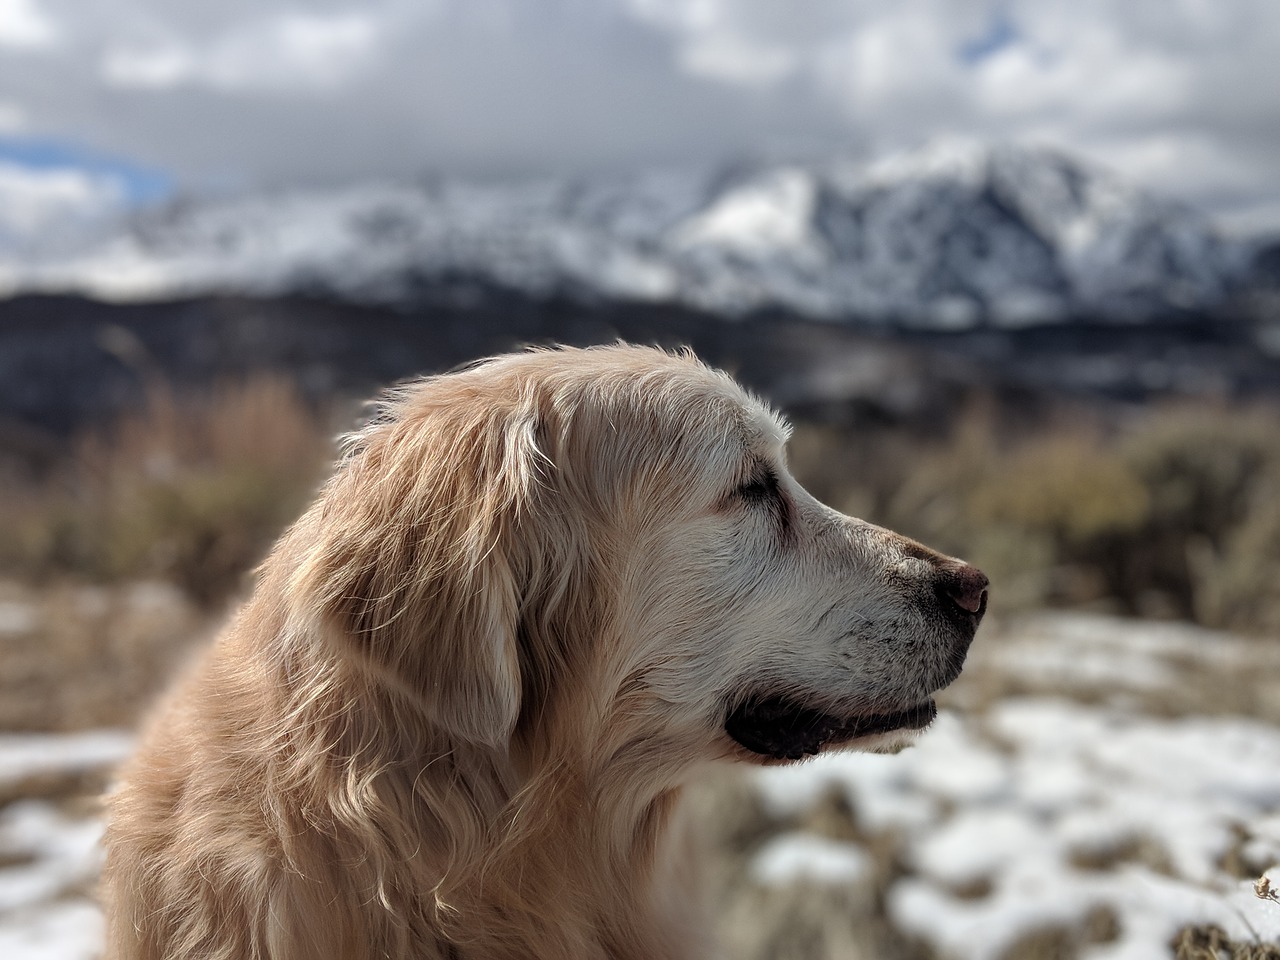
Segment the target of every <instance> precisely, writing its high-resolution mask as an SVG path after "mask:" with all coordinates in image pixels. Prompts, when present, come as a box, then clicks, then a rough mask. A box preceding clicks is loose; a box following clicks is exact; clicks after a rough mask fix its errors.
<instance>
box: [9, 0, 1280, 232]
mask: <svg viewBox="0 0 1280 960" xmlns="http://www.w3.org/2000/svg"><path fill="white" fill-rule="evenodd" d="M957 135H958V136H963V137H978V138H990V139H999V140H1024V141H1031V142H1035V143H1042V144H1050V145H1056V146H1059V147H1064V148H1066V149H1068V150H1071V151H1074V152H1076V153H1079V154H1081V155H1083V156H1085V157H1088V158H1091V159H1093V160H1095V161H1099V162H1101V163H1104V164H1106V165H1109V166H1111V167H1113V168H1115V169H1117V170H1119V171H1121V172H1122V173H1125V174H1127V175H1128V176H1130V177H1132V178H1134V179H1136V180H1138V181H1140V182H1142V183H1145V184H1148V185H1149V186H1151V187H1152V188H1154V189H1156V190H1159V191H1161V192H1164V193H1167V194H1171V195H1173V196H1176V197H1181V198H1184V199H1186V200H1189V201H1191V202H1193V203H1197V204H1200V205H1202V206H1204V207H1206V208H1208V209H1210V210H1212V211H1214V212H1215V213H1217V214H1218V215H1220V216H1221V217H1223V219H1224V221H1226V222H1228V223H1231V224H1234V225H1239V226H1248V225H1266V226H1271V227H1277V228H1280V3H1278V2H1276V0H1124V2H1120V0H1008V2H992V0H0V200H3V199H5V198H8V199H7V202H8V204H9V205H10V206H11V207H12V208H13V209H14V210H17V211H18V212H19V215H20V214H21V210H22V204H23V202H24V199H23V198H24V197H25V198H26V201H25V202H30V203H31V204H32V209H33V210H35V209H36V208H37V207H38V204H37V200H39V201H40V202H45V201H48V202H50V203H53V204H55V205H56V204H58V203H62V204H64V205H67V206H69V207H72V208H74V207H75V205H76V204H79V203H81V202H83V198H84V197H85V196H86V195H87V194H89V193H95V192H96V193H97V194H98V195H103V194H104V193H106V194H110V195H112V196H114V197H116V198H117V199H118V200H119V201H120V202H122V203H137V202H145V201H147V200H149V199H154V198H156V197H162V196H165V195H167V194H170V193H172V192H174V191H179V190H186V189H196V190H208V189H213V190H227V189H237V188H241V187H245V186H257V185H274V184H281V183H324V182H335V181H342V180H347V179H351V178H357V177H367V176H375V175H376V176H401V175H413V174H418V173H421V172H424V171H465V172H469V173H473V174H479V175H489V174H505V173H512V172H526V171H535V170H537V171H548V170H588V169H596V168H601V167H610V166H635V165H640V164H647V163H652V162H703V161H709V160H715V159H717V158H723V157H730V156H740V155H744V154H745V155H749V156H778V157H804V156H817V155H828V154H831V153H833V152H836V151H839V152H842V153H844V154H849V155H853V156H867V157H871V156H875V155H878V154H881V153H884V152H887V151H892V150H900V149H910V148H913V147H915V146H919V145H922V144H925V143H928V142H929V141H931V140H934V139H936V138H939V137H948V136H957ZM6 185H7V186H6ZM15 191H16V192H15ZM35 215H36V214H35V213H33V214H32V216H35ZM11 216H12V214H11Z"/></svg>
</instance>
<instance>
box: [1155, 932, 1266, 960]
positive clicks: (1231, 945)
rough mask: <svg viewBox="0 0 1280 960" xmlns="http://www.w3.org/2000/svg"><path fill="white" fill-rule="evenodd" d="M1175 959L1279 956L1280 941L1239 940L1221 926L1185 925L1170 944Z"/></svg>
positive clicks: (1229, 959)
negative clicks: (1231, 936) (1233, 938)
mask: <svg viewBox="0 0 1280 960" xmlns="http://www.w3.org/2000/svg"><path fill="white" fill-rule="evenodd" d="M1169 946H1170V949H1171V950H1172V951H1173V957H1174V960H1280V944H1274V943H1262V942H1258V941H1252V942H1251V941H1238V940H1232V939H1231V938H1230V937H1229V936H1227V934H1226V932H1225V931H1224V930H1223V929H1222V928H1221V927H1216V926H1199V927H1185V928H1183V929H1182V930H1179V931H1178V934H1177V936H1175V937H1174V938H1173V942H1172V943H1171V944H1170V945H1169Z"/></svg>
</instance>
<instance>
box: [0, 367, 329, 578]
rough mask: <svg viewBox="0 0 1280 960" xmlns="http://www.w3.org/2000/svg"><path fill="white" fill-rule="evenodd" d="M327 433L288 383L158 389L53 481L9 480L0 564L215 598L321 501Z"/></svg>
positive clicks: (88, 440) (90, 441)
mask: <svg viewBox="0 0 1280 960" xmlns="http://www.w3.org/2000/svg"><path fill="white" fill-rule="evenodd" d="M328 432H329V431H328V430H327V429H326V427H325V424H324V419H323V418H322V417H321V416H319V415H318V414H317V413H316V412H315V411H313V410H311V409H310V408H309V407H308V406H307V405H306V403H305V402H304V401H303V399H302V398H301V396H300V394H299V393H298V391H297V389H296V388H295V387H294V386H293V385H292V384H291V383H290V382H289V381H287V380H284V379H282V378H278V377H270V376H263V377H257V378H254V379H250V380H246V381H243V382H239V383H232V384H223V385H221V386H219V387H218V388H216V389H214V390H212V391H211V392H209V393H208V394H206V395H181V394H179V393H177V392H176V391H175V390H173V389H172V388H171V387H168V386H162V385H157V386H155V387H153V388H152V390H151V391H150V394H149V398H148V403H147V405H146V407H145V409H143V410H142V411H141V412H139V413H138V414H136V415H134V416H131V417H128V418H126V419H124V420H123V421H121V422H120V423H117V424H115V425H114V426H113V427H111V428H110V429H108V430H105V431H102V432H98V433H95V434H93V435H90V436H87V437H84V438H82V439H81V440H80V441H79V442H78V443H77V444H76V446H75V449H74V452H73V453H72V455H71V456H70V458H69V460H68V462H67V463H65V464H64V465H63V466H62V468H61V469H60V470H58V471H57V472H56V473H55V474H54V475H53V476H52V477H50V478H47V480H46V482H45V483H44V484H41V485H34V484H31V483H29V482H28V483H25V484H23V483H11V484H10V487H11V489H8V490H6V491H5V497H4V501H3V502H4V504H5V506H4V512H5V513H6V514H8V516H6V517H4V518H3V523H2V524H0V527H2V530H3V532H0V565H2V566H3V567H5V568H7V569H8V570H10V571H15V572H18V573H21V574H23V575H24V576H27V577H30V576H32V575H35V576H39V575H46V576H47V575H50V574H68V573H69V574H73V575H78V576H82V577H84V578H87V579H92V580H108V581H110V580H119V579H132V578H137V577H157V578H163V579H168V580H171V581H173V582H175V583H176V584H178V585H179V586H180V587H182V588H183V589H184V590H186V591H187V592H189V593H190V594H191V595H192V596H194V597H196V598H197V599H199V600H201V601H203V602H213V601H216V600H218V599H220V598H222V597H224V596H226V595H227V593H228V592H229V591H231V590H232V589H234V588H235V586H236V585H237V584H238V583H239V580H240V578H241V577H242V576H243V575H244V572H245V571H246V570H248V569H249V568H250V567H252V566H253V564H254V563H255V562H256V561H257V559H258V558H259V556H260V554H261V553H262V551H263V550H264V549H265V547H266V546H267V545H268V544H269V543H270V542H271V540H272V539H273V538H274V537H275V535H276V534H277V533H278V532H279V530H280V528H281V527H282V526H283V525H284V524H285V523H287V522H288V521H289V520H290V519H291V518H292V517H293V516H294V515H295V514H296V513H297V512H298V510H299V509H300V508H301V506H302V505H303V504H304V502H305V501H306V499H307V498H308V496H309V495H310V493H311V491H312V488H313V487H314V486H315V484H316V482H317V480H318V478H319V477H320V476H321V473H322V470H323V467H324V464H325V462H326V461H327V460H328V458H329V451H330V444H329V441H328V439H327V437H328Z"/></svg>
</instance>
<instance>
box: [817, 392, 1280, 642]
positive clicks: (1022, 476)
mask: <svg viewBox="0 0 1280 960" xmlns="http://www.w3.org/2000/svg"><path fill="white" fill-rule="evenodd" d="M797 434H798V436H797V440H798V441H799V449H800V451H801V456H799V457H798V458H796V461H795V462H796V467H797V472H798V473H799V474H800V475H801V477H802V479H803V480H805V481H806V482H807V483H811V484H812V485H813V488H814V489H815V490H819V491H822V492H823V493H825V494H826V497H827V499H829V500H830V502H832V503H833V504H835V505H837V506H840V507H842V508H844V509H846V510H848V511H850V512H854V513H857V514H859V515H860V516H864V517H866V518H867V519H870V520H873V521H875V522H877V523H881V524H883V525H885V526H889V527H893V528H895V529H898V530H901V531H902V532H904V533H908V534H910V535H912V536H915V537H917V538H919V539H921V540H924V541H926V542H928V543H930V544H932V545H934V546H937V547H939V548H940V549H943V550H946V551H947V552H950V553H955V554H959V555H961V556H964V557H966V558H967V559H969V560H971V561H973V562H975V563H977V564H979V565H980V566H982V567H983V568H984V569H986V570H987V572H988V574H989V575H990V576H991V578H992V580H993V581H994V582H995V584H996V589H995V591H994V593H993V596H994V598H995V600H996V602H997V604H998V605H999V606H1001V607H1003V608H1005V609H1009V608H1011V607H1019V606H1021V607H1028V606H1035V605H1040V604H1045V603H1050V604H1068V605H1071V604H1082V603H1088V604H1103V605H1105V606H1106V607H1109V608H1111V609H1114V610H1116V611H1119V612H1124V613H1132V614H1141V615H1157V616H1175V617H1181V618H1186V619H1193V620H1197V621H1199V622H1201V623H1204V624H1207V625H1211V626H1219V627H1229V628H1235V629H1243V630H1248V631H1273V630H1277V629H1280V577H1277V576H1276V575H1275V574H1276V570H1277V569H1278V568H1280V412H1278V411H1277V410H1276V409H1274V408H1272V407H1269V406H1262V405H1257V406H1250V407H1231V406H1226V405H1212V404H1200V405H1186V404H1184V405H1175V406H1168V407H1163V408H1158V409H1154V410H1148V411H1145V412H1141V413H1136V414H1129V415H1127V416H1126V417H1124V418H1113V419H1112V420H1111V422H1107V421H1106V420H1104V419H1102V418H1094V419H1092V420H1090V419H1088V418H1084V417H1075V418H1073V419H1072V420H1066V419H1064V420H1061V421H1059V422H1054V423H1047V424H1042V425H1041V427H1040V428H1039V429H1038V430H1034V431H1026V430H1020V431H1014V430H1010V429H1009V428H1008V427H1007V426H1004V425H1002V424H1001V423H1000V421H999V420H998V418H997V417H996V416H994V415H992V413H991V411H990V410H989V409H985V408H978V409H976V410H974V411H970V412H969V413H967V414H963V415H961V416H959V417H958V418H957V419H956V421H955V422H954V424H953V425H952V428H951V430H950V432H949V433H948V434H946V435H945V436H944V437H943V438H942V439H940V440H936V439H935V440H921V441H919V442H917V443H915V444H914V445H913V444H909V443H906V442H904V440H903V438H902V436H901V435H893V434H890V433H889V432H884V433H882V434H881V435H879V436H877V435H872V436H871V437H869V438H868V437H861V438H857V439H856V440H854V441H853V444H854V445H853V446H852V447H850V446H849V445H848V444H845V445H843V446H841V445H840V442H839V440H838V438H832V437H831V436H830V435H829V434H823V433H819V432H815V431H809V430H806V429H804V428H803V427H802V428H801V429H800V430H798V431H797ZM824 448H825V449H826V450H827V452H826V453H825V454H824Z"/></svg>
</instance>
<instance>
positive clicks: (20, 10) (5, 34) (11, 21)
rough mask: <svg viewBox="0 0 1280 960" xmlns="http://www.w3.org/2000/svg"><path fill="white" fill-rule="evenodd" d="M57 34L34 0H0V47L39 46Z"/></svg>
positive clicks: (48, 41) (47, 42)
mask: <svg viewBox="0 0 1280 960" xmlns="http://www.w3.org/2000/svg"><path fill="white" fill-rule="evenodd" d="M56 36H57V31H56V30H55V29H54V27H53V24H52V22H50V20H49V19H48V18H47V17H46V16H45V15H44V14H43V13H42V12H41V11H40V9H39V8H38V7H37V6H36V4H35V0H0V47H16V48H24V47H26V48H37V49H38V48H40V47H46V46H49V45H50V44H51V43H53V41H54V39H55V38H56Z"/></svg>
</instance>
